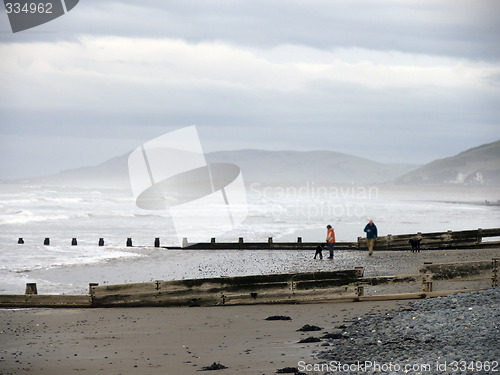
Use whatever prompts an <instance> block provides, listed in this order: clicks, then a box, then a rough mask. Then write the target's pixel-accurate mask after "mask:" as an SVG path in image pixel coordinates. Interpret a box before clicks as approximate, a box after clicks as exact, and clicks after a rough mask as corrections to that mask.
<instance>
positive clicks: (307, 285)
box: [91, 269, 359, 307]
mask: <svg viewBox="0 0 500 375" xmlns="http://www.w3.org/2000/svg"><path fill="white" fill-rule="evenodd" d="M358 275H359V270H356V269H354V270H341V271H326V272H305V273H285V274H269V275H251V276H235V277H219V278H205V279H186V280H172V281H157V282H153V283H143V284H141V283H138V284H137V283H136V284H120V285H106V286H95V287H92V289H91V294H92V303H93V306H96V307H97V306H102V307H104V306H139V305H143V306H170V305H194V304H204V305H207V304H209V305H213V304H224V303H226V302H229V300H230V299H235V298H236V299H249V300H250V299H251V298H254V299H255V298H257V296H258V298H263V297H265V298H268V299H269V298H272V299H287V298H290V297H292V296H297V295H298V294H300V293H304V294H314V293H331V290H333V289H335V288H339V287H342V286H345V285H350V284H352V283H354V282H355V281H356V280H358ZM344 290H345V287H344V288H343V289H339V290H336V292H339V291H344Z"/></svg>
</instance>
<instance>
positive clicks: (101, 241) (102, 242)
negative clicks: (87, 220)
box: [99, 237, 104, 246]
mask: <svg viewBox="0 0 500 375" xmlns="http://www.w3.org/2000/svg"><path fill="white" fill-rule="evenodd" d="M99 246H104V238H102V237H101V238H99Z"/></svg>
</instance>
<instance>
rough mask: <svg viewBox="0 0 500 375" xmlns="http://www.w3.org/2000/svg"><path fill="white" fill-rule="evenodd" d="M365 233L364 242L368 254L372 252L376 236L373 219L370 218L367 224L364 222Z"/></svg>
mask: <svg viewBox="0 0 500 375" xmlns="http://www.w3.org/2000/svg"><path fill="white" fill-rule="evenodd" d="M364 231H365V233H366V243H367V245H368V255H372V254H373V246H374V245H375V240H376V239H377V237H378V233H377V226H376V225H375V224H374V223H373V220H370V221H369V222H368V224H366V226H365V229H364Z"/></svg>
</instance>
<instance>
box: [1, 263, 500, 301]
mask: <svg viewBox="0 0 500 375" xmlns="http://www.w3.org/2000/svg"><path fill="white" fill-rule="evenodd" d="M499 266H500V258H493V259H492V260H491V261H481V262H459V263H446V264H424V265H423V266H421V267H420V269H419V274H416V275H398V276H376V277H364V269H363V268H362V267H357V268H354V269H349V270H337V271H323V272H302V273H282V274H268V275H251V276H235V277H218V278H204V279H187V280H172V281H154V282H146V283H130V284H117V285H105V286H99V285H97V284H90V285H89V293H88V294H87V295H38V294H26V295H0V307H4V308H5V307H72V308H76V307H88V308H90V307H160V306H161V307H168V306H221V305H243V304H298V303H320V302H348V301H353V302H356V301H369V300H384V299H409V298H425V297H430V296H438V295H445V294H449V293H452V291H450V290H443V291H436V290H433V289H435V288H434V284H433V283H435V282H441V283H442V280H446V281H452V280H453V281H456V280H461V281H463V280H465V281H471V280H474V281H477V280H487V279H491V286H493V287H494V286H498V278H497V274H498V267H499ZM415 283H417V284H418V283H421V284H422V292H419V293H400V294H393V295H374V296H365V293H364V292H365V288H366V287H371V286H377V287H378V286H381V285H396V284H415ZM483 285H484V283H483ZM469 290H470V289H469ZM462 291H463V290H462ZM453 292H456V291H453ZM26 293H36V287H35V288H33V285H31V286H30V287H28V286H27V288H26Z"/></svg>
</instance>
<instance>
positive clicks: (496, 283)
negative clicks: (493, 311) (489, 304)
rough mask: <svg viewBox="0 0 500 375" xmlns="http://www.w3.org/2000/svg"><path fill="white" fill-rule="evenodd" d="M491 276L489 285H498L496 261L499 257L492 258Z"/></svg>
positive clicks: (499, 259)
mask: <svg viewBox="0 0 500 375" xmlns="http://www.w3.org/2000/svg"><path fill="white" fill-rule="evenodd" d="M492 261H493V269H492V271H493V276H492V277H491V287H492V288H494V287H496V286H498V262H499V261H500V258H493V259H492Z"/></svg>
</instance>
